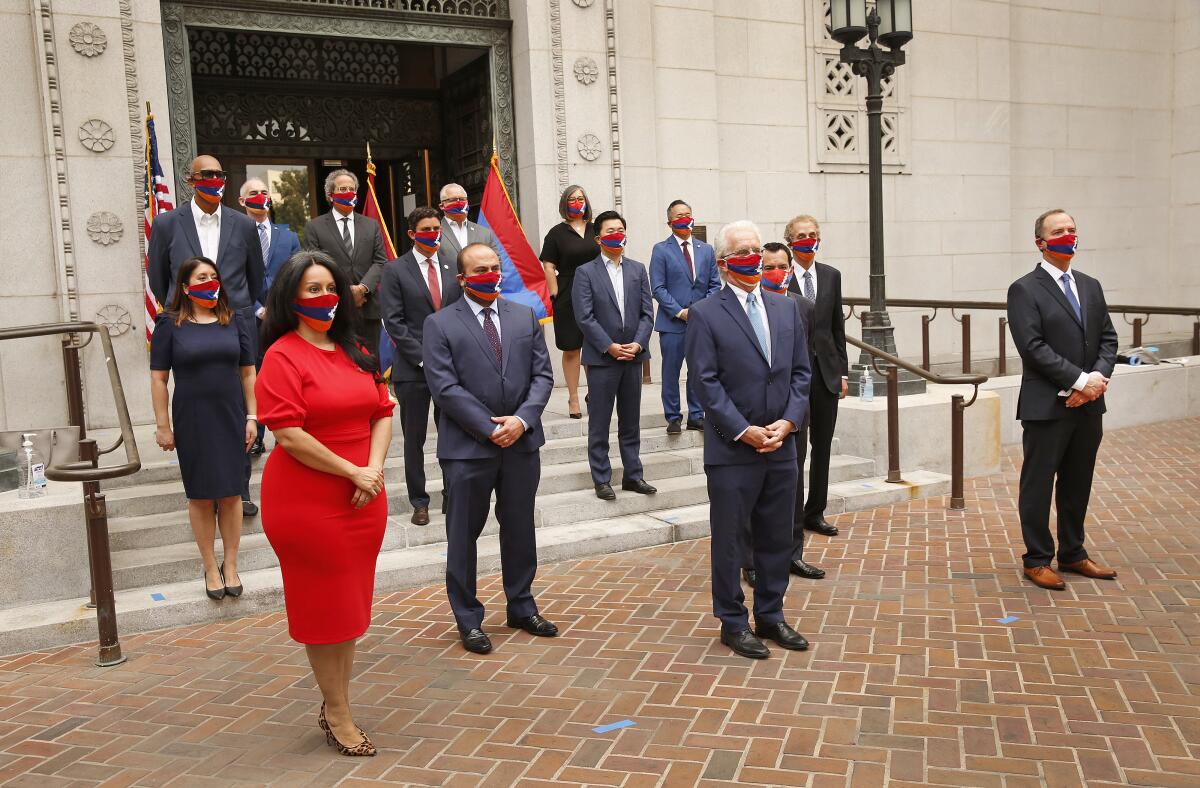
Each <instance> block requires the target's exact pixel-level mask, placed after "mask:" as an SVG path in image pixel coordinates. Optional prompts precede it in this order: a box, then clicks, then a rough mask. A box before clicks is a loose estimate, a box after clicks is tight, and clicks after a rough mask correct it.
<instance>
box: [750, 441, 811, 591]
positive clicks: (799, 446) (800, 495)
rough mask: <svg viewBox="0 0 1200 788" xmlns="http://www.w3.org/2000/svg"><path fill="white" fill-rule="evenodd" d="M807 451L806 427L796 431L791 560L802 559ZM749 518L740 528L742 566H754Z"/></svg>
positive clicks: (751, 567)
mask: <svg viewBox="0 0 1200 788" xmlns="http://www.w3.org/2000/svg"><path fill="white" fill-rule="evenodd" d="M807 451H808V429H807V428H804V429H802V430H800V431H799V432H797V433H796V508H795V511H794V512H793V513H792V557H791V560H793V561H803V560H804V456H805V454H806V453H807ZM751 532H752V526H751V523H750V521H749V520H747V521H746V527H745V528H744V529H743V530H742V535H743V539H742V568H743V569H753V568H754V547H753V544H752V541H753V540H752V538H751Z"/></svg>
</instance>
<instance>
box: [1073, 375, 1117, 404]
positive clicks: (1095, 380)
mask: <svg viewBox="0 0 1200 788" xmlns="http://www.w3.org/2000/svg"><path fill="white" fill-rule="evenodd" d="M1108 381H1109V379H1108V378H1106V377H1104V376H1103V375H1101V374H1100V373H1099V372H1092V373H1089V374H1088V379H1087V383H1085V384H1084V386H1083V388H1082V389H1080V390H1076V391H1072V392H1071V395H1070V396H1069V397H1067V403H1066V405H1067V407H1068V408H1078V407H1079V406H1080V405H1086V404H1087V403H1089V402H1091V401H1092V400H1094V399H1098V398H1099V397H1100V396H1101V395H1102V394H1104V392H1105V391H1107V390H1108Z"/></svg>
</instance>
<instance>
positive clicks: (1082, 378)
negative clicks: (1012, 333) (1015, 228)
mask: <svg viewBox="0 0 1200 788" xmlns="http://www.w3.org/2000/svg"><path fill="white" fill-rule="evenodd" d="M1038 265H1039V266H1040V267H1041V269H1042V270H1043V271H1045V272H1046V273H1047V274H1049V275H1050V278H1051V279H1053V280H1054V284H1056V285H1058V289H1059V290H1061V291H1062V294H1063V295H1064V296H1065V295H1066V294H1067V291H1066V288H1064V287H1063V283H1062V279H1061V278H1060V277H1062V275H1063V274H1066V275H1067V278H1068V279H1069V280H1070V281H1071V292H1072V293H1073V294H1074V296H1075V300H1076V301H1077V302H1078V303H1079V311H1080V312H1081V313H1082V312H1083V301H1082V300H1081V299H1080V298H1079V283H1078V282H1076V281H1075V272H1074V271H1072V270H1071V266H1070V264H1068V265H1067V270H1066V271H1063V270H1061V269H1058V268H1055V267H1054V266H1053V265H1051V264H1050V263H1047V262H1046V261H1045V259H1042V260H1039V261H1038ZM1087 381H1088V373H1087V371H1086V370H1085V371H1083V372H1080V373H1079V377H1077V378H1076V379H1075V382H1074V383H1072V384H1071V388H1073V389H1075V390H1076V391H1083V387H1084V386H1086V385H1087ZM1070 393H1071V392H1069V391H1067V390H1066V389H1063V390H1062V391H1060V392H1058V396H1060V397H1066V396H1068V395H1070Z"/></svg>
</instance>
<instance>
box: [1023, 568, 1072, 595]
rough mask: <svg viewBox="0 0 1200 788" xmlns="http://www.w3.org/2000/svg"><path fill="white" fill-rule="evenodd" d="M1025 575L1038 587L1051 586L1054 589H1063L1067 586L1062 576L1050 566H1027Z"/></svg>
mask: <svg viewBox="0 0 1200 788" xmlns="http://www.w3.org/2000/svg"><path fill="white" fill-rule="evenodd" d="M1025 576H1026V577H1028V578H1029V579H1030V580H1031V581H1033V584H1034V585H1035V586H1037V587H1038V588H1049V589H1050V590H1052V591H1062V590H1063V589H1064V588H1066V587H1067V584H1066V583H1064V582H1063V580H1062V578H1061V577H1059V576H1058V573H1056V572H1055V571H1054V570H1053V569H1051V568H1050V567H1048V566H1027V567H1025Z"/></svg>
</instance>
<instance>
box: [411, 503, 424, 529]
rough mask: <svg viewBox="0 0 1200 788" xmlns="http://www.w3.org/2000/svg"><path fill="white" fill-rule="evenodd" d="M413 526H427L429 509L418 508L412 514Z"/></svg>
mask: <svg viewBox="0 0 1200 788" xmlns="http://www.w3.org/2000/svg"><path fill="white" fill-rule="evenodd" d="M410 522H412V524H413V525H429V507H428V506H418V507H417V508H416V510H415V511H413V514H412V520H411V521H410Z"/></svg>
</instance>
